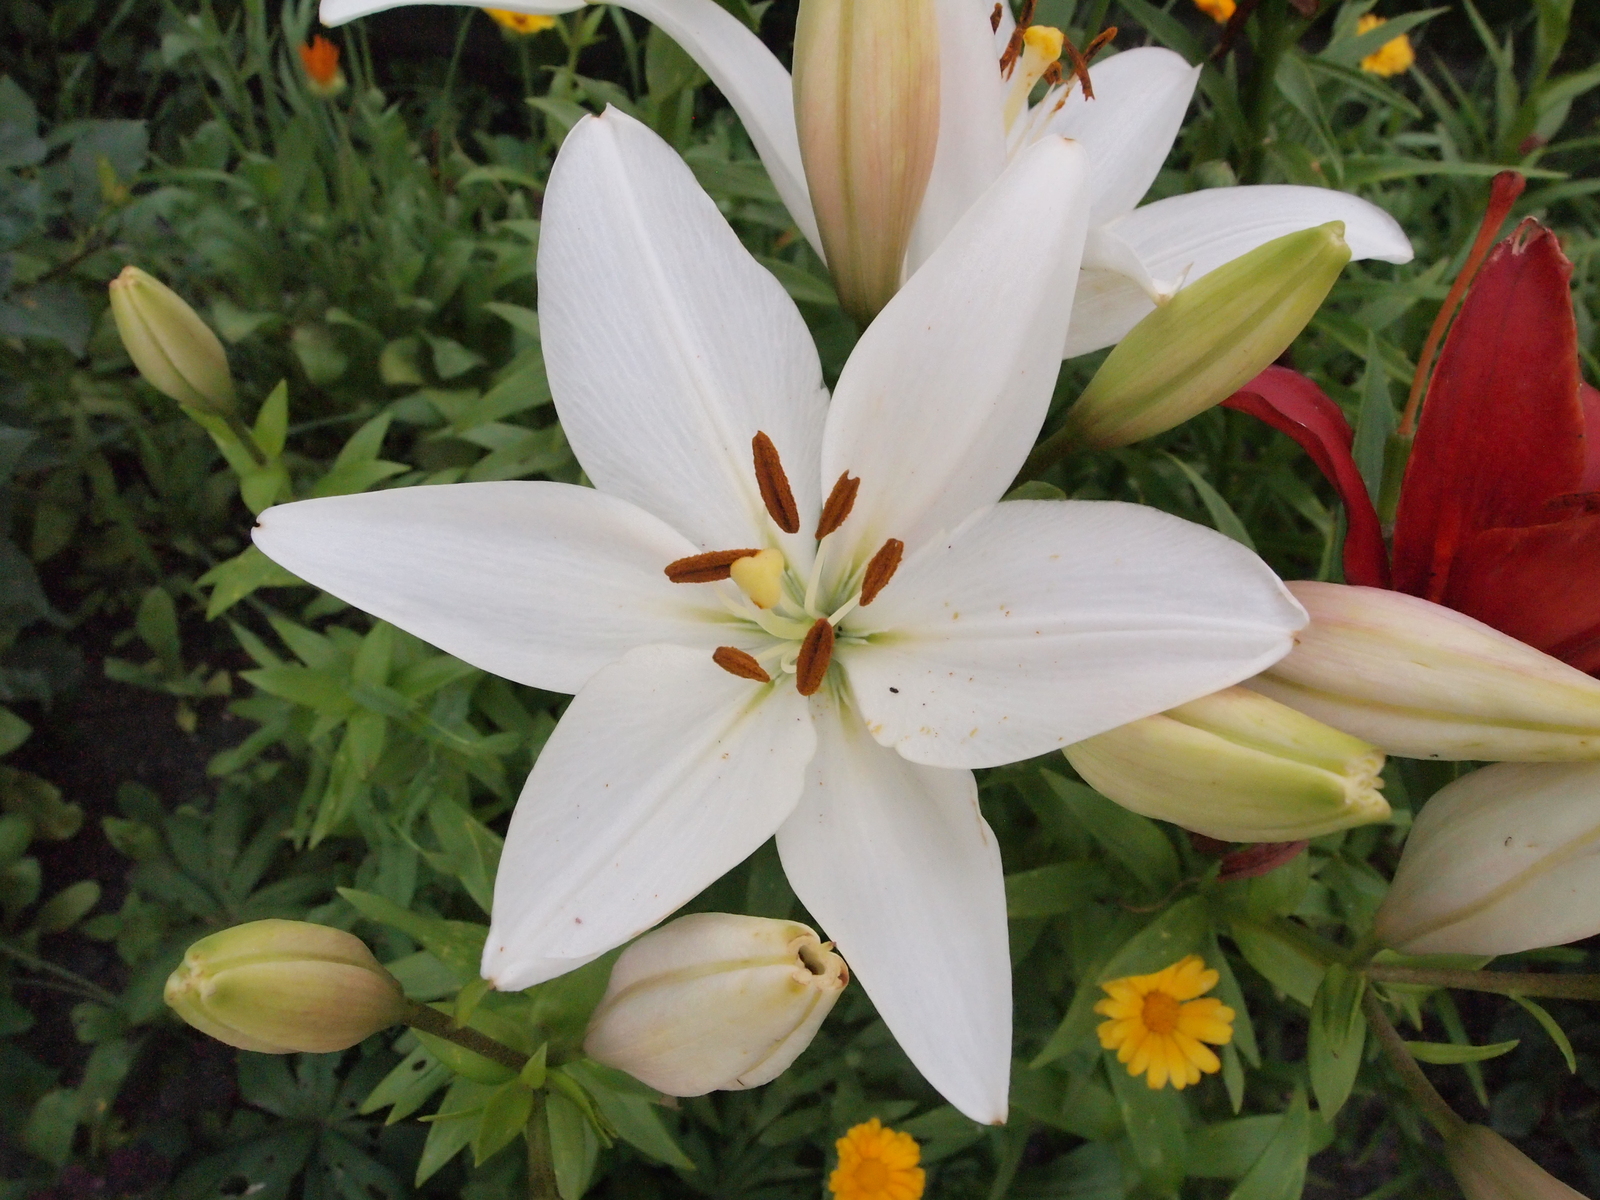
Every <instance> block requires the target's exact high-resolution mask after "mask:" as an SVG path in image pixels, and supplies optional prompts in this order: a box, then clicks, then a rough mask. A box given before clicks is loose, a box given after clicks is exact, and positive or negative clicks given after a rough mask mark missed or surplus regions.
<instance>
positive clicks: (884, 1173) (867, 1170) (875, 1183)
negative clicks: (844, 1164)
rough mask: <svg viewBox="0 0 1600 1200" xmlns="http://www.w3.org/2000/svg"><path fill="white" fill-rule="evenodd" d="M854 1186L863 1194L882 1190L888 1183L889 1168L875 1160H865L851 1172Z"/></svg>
mask: <svg viewBox="0 0 1600 1200" xmlns="http://www.w3.org/2000/svg"><path fill="white" fill-rule="evenodd" d="M853 1174H854V1175H855V1177H856V1178H855V1185H856V1187H858V1188H860V1189H861V1190H862V1191H863V1192H867V1193H869V1194H870V1193H872V1192H880V1191H882V1190H883V1188H884V1185H885V1184H887V1183H888V1182H889V1168H888V1167H886V1166H884V1164H883V1163H882V1162H881V1161H880V1160H879V1159H876V1158H869V1159H865V1160H864V1161H862V1162H860V1163H858V1164H857V1165H856V1169H855V1171H854V1172H853Z"/></svg>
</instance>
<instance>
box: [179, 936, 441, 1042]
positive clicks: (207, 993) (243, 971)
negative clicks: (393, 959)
mask: <svg viewBox="0 0 1600 1200" xmlns="http://www.w3.org/2000/svg"><path fill="white" fill-rule="evenodd" d="M165 999H166V1002H167V1003H168V1004H169V1005H170V1006H171V1007H172V1009H173V1011H175V1012H176V1013H177V1014H178V1015H179V1016H180V1017H182V1018H183V1019H184V1020H185V1021H187V1022H188V1023H189V1024H190V1025H193V1026H194V1027H195V1028H196V1029H198V1030H200V1032H201V1033H207V1034H210V1035H211V1036H212V1037H214V1038H216V1039H217V1040H218V1041H220V1042H226V1043H227V1044H228V1045H230V1046H237V1047H239V1049H241V1050H256V1051H259V1052H260V1053H262V1054H289V1053H293V1052H296V1051H299V1052H304V1053H310V1054H322V1053H327V1052H329V1051H333V1050H344V1049H347V1048H348V1047H350V1046H353V1045H355V1044H356V1043H357V1042H359V1041H362V1040H363V1039H365V1038H367V1037H370V1036H371V1035H372V1034H374V1033H377V1032H378V1031H379V1030H381V1029H386V1028H388V1027H389V1026H390V1025H393V1024H395V1023H397V1022H399V1021H400V1020H402V1019H403V1018H404V1016H405V1014H406V1011H407V1009H408V1008H409V1002H408V1001H407V1000H406V998H405V995H404V993H403V992H402V991H401V990H400V983H399V981H398V980H396V979H395V977H394V976H393V975H391V974H389V972H388V971H386V970H384V969H383V966H382V965H381V964H380V963H379V962H378V960H377V959H375V958H373V957H372V951H370V950H368V949H367V947H366V943H364V942H363V941H362V940H361V939H360V938H358V937H356V936H355V935H353V934H349V933H346V932H345V931H344V930H342V929H330V928H329V927H327V926H326V925H311V924H308V923H307V922H305V921H277V920H268V921H251V922H249V923H248V924H245V925H235V926H234V927H233V928H232V929H224V930H223V931H222V932H220V933H213V934H212V935H211V936H210V937H205V938H201V939H200V940H199V941H198V942H196V943H195V944H194V945H192V946H190V947H189V950H188V953H186V954H185V955H184V956H183V962H182V964H180V965H179V967H178V969H177V970H176V971H174V972H173V973H172V974H171V975H170V976H168V978H167V987H166V992H165Z"/></svg>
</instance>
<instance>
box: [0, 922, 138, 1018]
mask: <svg viewBox="0 0 1600 1200" xmlns="http://www.w3.org/2000/svg"><path fill="white" fill-rule="evenodd" d="M0 954H4V955H5V956H6V957H8V958H14V959H16V960H17V961H18V962H19V963H22V964H23V965H24V966H26V967H31V968H32V969H33V970H35V971H43V972H44V973H45V974H47V975H55V976H57V977H58V978H61V979H64V980H66V981H67V982H69V983H70V984H72V985H73V987H75V988H77V989H78V990H79V991H80V992H81V993H82V994H83V995H84V996H85V997H87V998H88V999H91V1000H98V1001H99V1002H100V1003H101V1004H104V1005H106V1006H107V1007H111V1008H115V1007H116V1004H117V997H116V996H114V995H113V994H112V993H110V992H108V991H106V989H105V988H103V987H101V986H100V985H99V984H97V983H95V982H94V981H93V980H92V979H85V978H84V977H83V976H82V975H79V974H77V973H76V972H73V971H69V970H67V968H65V967H61V966H57V965H56V964H55V963H53V962H51V961H50V960H49V959H46V958H40V957H39V956H38V955H37V954H29V953H28V952H27V951H26V950H24V949H22V948H21V947H20V946H15V945H13V944H12V943H11V942H8V941H5V940H3V939H0Z"/></svg>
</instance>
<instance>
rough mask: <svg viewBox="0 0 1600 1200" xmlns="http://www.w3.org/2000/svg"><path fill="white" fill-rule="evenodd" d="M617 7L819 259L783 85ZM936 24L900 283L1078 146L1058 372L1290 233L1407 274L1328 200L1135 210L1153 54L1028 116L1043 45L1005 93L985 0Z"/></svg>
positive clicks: (1154, 119)
mask: <svg viewBox="0 0 1600 1200" xmlns="http://www.w3.org/2000/svg"><path fill="white" fill-rule="evenodd" d="M422 2H424V0H322V20H323V22H324V23H325V24H328V25H337V24H340V23H342V22H345V21H349V20H352V19H354V18H356V17H359V16H364V15H366V14H367V13H372V12H377V11H379V10H382V9H387V8H394V7H397V6H399V5H402V4H411V3H422ZM426 2H433V0H426ZM446 2H448V3H466V2H470V0H446ZM495 3H496V4H497V5H498V6H499V7H503V8H510V9H513V10H515V11H517V12H530V13H561V12H571V11H573V10H575V9H579V8H582V7H583V4H582V3H574V2H573V0H505V2H502V0H495ZM620 3H621V5H622V7H624V8H627V9H631V10H632V11H634V12H636V13H638V14H639V15H640V16H642V17H644V18H645V19H646V20H649V21H651V22H653V23H655V24H656V25H659V26H660V27H661V28H662V29H663V30H664V31H665V32H666V33H667V34H668V36H670V37H671V38H672V39H673V40H674V41H676V42H677V43H678V44H679V45H680V46H682V47H683V48H684V50H685V51H687V52H688V53H689V55H690V56H691V57H693V58H694V60H695V61H696V62H697V63H699V64H700V66H701V67H702V68H703V69H704V70H705V72H706V74H707V75H709V76H710V77H711V81H712V82H713V83H715V84H716V85H717V87H718V88H719V89H720V90H721V91H722V93H723V95H725V96H726V97H727V98H728V102H729V103H730V104H731V105H732V106H733V108H734V111H735V112H737V113H738V114H739V118H740V120H742V121H743V122H744V127H745V130H746V132H748V133H749V135H750V140H751V142H752V143H754V145H755V148H756V151H757V152H758V153H759V154H760V155H761V161H762V162H763V163H764V164H765V166H766V168H767V173H768V175H770V176H771V177H772V182H773V185H774V186H775V187H776V188H777V190H778V194H779V196H781V197H782V198H783V202H784V204H785V205H786V206H787V207H788V209H789V213H790V215H791V216H792V217H793V218H794V220H795V224H796V225H798V226H799V228H800V231H801V232H802V233H803V234H805V236H806V238H807V240H808V241H810V243H811V245H812V246H813V247H814V248H815V249H816V251H817V253H818V254H819V255H821V254H822V253H823V251H822V243H821V239H820V238H819V237H818V234H817V222H816V217H815V215H814V213H813V211H812V207H811V197H810V193H809V192H808V190H807V188H806V179H805V170H804V168H803V166H802V165H801V161H800V142H799V138H798V136H797V134H796V132H795V111H794V96H793V87H792V84H791V82H790V79H789V73H788V71H786V70H785V69H784V68H783V65H782V64H781V63H779V62H778V60H777V58H776V57H775V56H774V55H773V54H772V52H771V51H770V50H768V49H767V48H766V47H765V46H764V45H763V44H762V42H761V40H760V39H759V38H758V37H756V35H755V34H754V33H752V32H751V31H750V30H749V29H748V28H746V27H745V26H744V25H743V24H742V23H741V22H740V21H739V20H738V19H737V18H736V17H734V16H733V15H732V14H730V13H729V12H728V11H727V10H726V9H724V8H723V7H722V6H721V5H719V4H718V3H717V2H716V0H620ZM937 8H938V13H939V81H940V82H939V88H940V90H939V140H938V148H937V151H936V153H935V156H934V162H933V171H932V174H931V176H930V178H929V180H928V186H927V190H926V192H925V193H924V195H923V200H922V207H921V209H920V210H919V213H918V217H917V224H916V227H915V229H914V230H913V233H912V238H911V245H910V249H909V251H908V253H907V258H906V266H907V273H908V274H910V273H911V272H913V271H915V270H916V269H917V268H918V267H920V266H921V264H922V262H923V261H924V260H925V259H926V258H927V257H928V256H929V255H930V254H931V253H932V252H933V250H934V248H935V247H937V246H938V245H939V243H940V242H941V241H943V239H944V237H945V235H946V234H947V233H949V231H950V229H951V228H952V227H953V226H954V225H955V223H956V222H957V221H958V220H959V219H960V218H961V216H962V214H963V213H965V212H966V210H967V208H968V207H969V206H970V205H971V204H972V203H973V202H974V201H975V200H976V199H977V198H978V197H979V196H980V195H982V194H983V193H984V191H985V190H986V189H987V188H988V187H989V185H990V184H991V183H993V182H994V180H995V179H996V178H998V176H999V175H1000V172H1001V171H1002V170H1003V169H1004V168H1005V165H1006V163H1007V162H1008V161H1009V160H1010V158H1011V157H1013V156H1015V155H1016V154H1017V153H1018V152H1019V151H1020V150H1021V149H1023V148H1024V147H1026V146H1028V145H1031V144H1032V143H1033V142H1034V141H1036V140H1038V139H1039V138H1041V137H1045V136H1063V137H1070V138H1073V139H1074V140H1076V141H1078V142H1080V143H1082V144H1083V146H1084V148H1085V149H1086V150H1087V151H1088V154H1089V166H1090V177H1091V188H1092V203H1091V208H1090V214H1091V216H1090V232H1089V236H1088V242H1087V245H1086V247H1085V250H1084V256H1083V263H1082V268H1083V276H1082V279H1081V280H1080V281H1079V284H1078V289H1079V301H1080V303H1079V304H1078V305H1077V309H1076V311H1074V313H1073V314H1072V324H1071V326H1070V328H1069V330H1068V333H1067V336H1066V338H1065V339H1064V349H1063V357H1066V358H1071V357H1073V356H1074V355H1078V354H1086V353H1088V352H1089V351H1091V350H1098V349H1100V348H1102V347H1104V346H1110V345H1114V344H1115V343H1116V342H1118V341H1120V340H1121V339H1122V337H1123V336H1124V335H1125V334H1126V333H1127V332H1128V331H1129V330H1130V329H1132V328H1133V327H1134V325H1136V324H1137V323H1138V322H1139V320H1140V319H1141V318H1143V317H1144V316H1145V315H1146V314H1148V313H1150V312H1151V311H1153V310H1154V309H1155V307H1156V306H1157V305H1158V304H1161V303H1164V302H1165V301H1166V300H1167V299H1168V298H1170V297H1171V295H1172V294H1173V293H1174V292H1175V291H1177V290H1178V289H1179V288H1181V287H1182V286H1183V285H1184V284H1185V283H1189V282H1192V281H1194V280H1196V279H1199V278H1200V277H1201V276H1202V275H1204V274H1206V272H1208V271H1212V270H1215V269H1216V268H1217V267H1220V266H1221V265H1222V264H1223V263H1225V262H1229V261H1231V260H1232V259H1235V258H1237V257H1239V255H1241V254H1244V253H1246V252H1248V251H1250V250H1254V249H1255V248H1256V247H1257V246H1261V245H1264V244H1266V243H1267V242H1270V241H1271V240H1272V239H1274V238H1277V237H1281V236H1283V235H1284V234H1286V233H1294V232H1296V231H1297V230H1301V229H1312V228H1315V227H1317V226H1319V225H1326V224H1327V223H1328V222H1330V221H1343V222H1344V226H1345V230H1344V237H1345V241H1346V242H1348V243H1349V246H1350V252H1351V257H1352V258H1357V259H1361V258H1375V259H1379V260H1381V261H1383V262H1392V263H1404V262H1410V261H1411V257H1412V251H1411V243H1410V241H1409V240H1407V238H1406V236H1405V234H1404V233H1403V232H1402V231H1401V229H1400V226H1399V225H1398V224H1397V223H1396V222H1395V220H1394V218H1393V217H1391V216H1389V214H1388V213H1386V212H1384V211H1383V210H1382V209H1380V208H1378V207H1377V206H1376V205H1374V204H1371V203H1369V202H1367V201H1365V200H1363V199H1361V198H1360V197H1358V196H1352V195H1350V194H1348V193H1346V192H1339V191H1334V190H1333V189H1331V188H1319V187H1296V186H1289V185H1278V184H1273V185H1258V186H1246V187H1224V188H1210V189H1207V190H1205V191H1199V192H1192V193H1189V194H1188V195H1182V196H1172V197H1169V198H1168V199H1165V200H1158V201H1156V202H1155V203H1153V204H1147V205H1144V206H1143V207H1138V204H1139V201H1140V200H1141V199H1142V198H1143V197H1144V195H1145V193H1146V192H1148V191H1149V190H1150V185H1151V184H1152V183H1153V182H1154V181H1155V178H1156V174H1157V172H1159V171H1160V169H1161V165H1162V163H1164V162H1165V161H1166V158H1167V155H1168V153H1169V152H1170V151H1171V149H1172V144H1173V142H1174V140H1176V138H1177V135H1178V129H1179V127H1180V126H1181V125H1182V123H1183V116H1184V113H1186V112H1187V111H1188V108H1189V101H1190V99H1191V98H1192V96H1193V94H1194V89H1195V85H1196V84H1197V83H1198V82H1199V79H1200V68H1199V67H1191V66H1189V65H1188V63H1186V62H1185V61H1184V59H1183V58H1182V56H1181V55H1178V54H1174V53H1173V52H1172V51H1170V50H1163V49H1160V48H1158V47H1144V48H1141V49H1136V50H1128V51H1125V52H1123V53H1121V54H1116V55H1113V56H1112V57H1110V58H1106V59H1103V60H1102V61H1101V62H1099V63H1098V64H1096V65H1095V66H1093V67H1091V68H1090V70H1089V78H1090V81H1091V83H1092V84H1093V87H1094V95H1095V98H1094V99H1093V100H1087V99H1085V98H1084V94H1083V92H1082V90H1081V89H1080V88H1078V87H1076V86H1075V85H1073V84H1072V83H1071V82H1070V81H1069V82H1068V83H1067V84H1066V85H1063V86H1058V87H1055V88H1052V89H1050V91H1049V93H1048V94H1047V95H1046V96H1045V97H1044V98H1043V99H1042V100H1041V101H1040V102H1039V103H1038V104H1035V105H1033V106H1032V107H1031V108H1030V107H1028V106H1027V105H1026V104H1025V100H1026V97H1027V95H1028V92H1029V91H1030V90H1031V89H1032V88H1033V85H1034V84H1035V83H1036V82H1037V81H1038V80H1039V79H1040V78H1041V77H1042V76H1043V74H1044V72H1045V70H1046V68H1047V67H1048V65H1049V61H1050V50H1049V47H1048V45H1047V44H1046V43H1047V42H1048V41H1049V40H1050V39H1047V38H1040V39H1037V40H1038V41H1039V43H1040V46H1039V48H1032V47H1030V48H1029V50H1027V51H1025V52H1024V54H1023V55H1022V56H1021V57H1020V58H1019V59H1018V62H1017V64H1016V66H1015V67H1014V68H1013V69H1012V71H1011V74H1010V77H1009V79H1005V78H1002V77H1001V73H1000V71H999V69H998V59H997V56H998V54H999V47H1001V46H1003V45H1004V44H1005V42H1006V40H1007V37H1008V34H1009V31H1010V26H1009V24H1003V25H1002V26H1001V27H1000V28H999V29H998V30H997V31H991V29H990V24H989V22H990V14H991V13H992V12H993V9H994V4H993V3H992V0H937ZM1002 11H1003V12H1004V11H1005V10H1004V9H1002ZM1005 20H1006V21H1007V22H1009V20H1010V18H1009V16H1007V17H1006V18H1005ZM1035 28H1039V27H1035ZM1052 32H1054V31H1052ZM1057 45H1058V49H1059V44H1057ZM1030 52H1031V55H1030Z"/></svg>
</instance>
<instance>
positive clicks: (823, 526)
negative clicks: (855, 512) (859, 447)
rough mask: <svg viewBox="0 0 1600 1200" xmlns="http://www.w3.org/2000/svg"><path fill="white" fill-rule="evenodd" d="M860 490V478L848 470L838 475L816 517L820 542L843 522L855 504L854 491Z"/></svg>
mask: <svg viewBox="0 0 1600 1200" xmlns="http://www.w3.org/2000/svg"><path fill="white" fill-rule="evenodd" d="M860 490H861V480H860V479H859V478H856V477H853V476H852V475H851V474H850V472H849V471H845V472H844V473H843V474H841V475H840V476H839V479H838V482H837V483H835V484H834V485H833V491H831V492H829V493H828V499H827V502H826V503H824V504H823V506H822V515H821V516H820V517H818V518H817V541H819V542H820V541H821V540H822V539H823V538H825V537H827V536H828V535H829V534H830V533H832V532H833V531H834V530H835V529H837V528H839V526H841V525H843V524H844V521H845V518H846V517H848V516H849V515H850V510H851V509H852V508H854V507H855V506H856V493H857V492H858V491H860Z"/></svg>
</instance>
